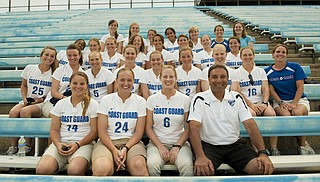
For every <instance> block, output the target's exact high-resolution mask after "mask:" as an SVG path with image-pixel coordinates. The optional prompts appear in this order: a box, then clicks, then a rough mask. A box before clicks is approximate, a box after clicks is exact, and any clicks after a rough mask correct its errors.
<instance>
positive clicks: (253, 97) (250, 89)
mask: <svg viewBox="0 0 320 182" xmlns="http://www.w3.org/2000/svg"><path fill="white" fill-rule="evenodd" d="M237 71H238V74H239V76H240V82H239V83H240V89H241V93H242V94H243V95H245V96H246V97H247V98H248V99H249V100H250V101H251V102H252V103H258V102H262V99H263V93H262V81H264V80H268V78H267V74H266V72H265V71H264V69H262V68H259V67H257V66H254V67H253V70H252V71H251V76H252V78H253V80H254V84H253V85H251V84H250V79H249V73H248V72H247V71H246V70H245V69H244V68H243V67H242V66H240V68H238V69H237Z"/></svg>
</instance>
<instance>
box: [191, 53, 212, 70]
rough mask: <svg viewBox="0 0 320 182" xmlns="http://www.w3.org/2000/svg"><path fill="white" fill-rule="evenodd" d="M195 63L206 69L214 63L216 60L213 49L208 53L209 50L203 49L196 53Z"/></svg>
mask: <svg viewBox="0 0 320 182" xmlns="http://www.w3.org/2000/svg"><path fill="white" fill-rule="evenodd" d="M193 64H200V65H201V69H202V70H204V69H205V68H208V67H210V66H212V65H213V64H214V60H213V57H212V50H211V51H210V53H209V54H208V52H207V51H205V50H202V51H200V52H198V53H197V54H195V55H194V63H193Z"/></svg>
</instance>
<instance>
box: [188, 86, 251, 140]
mask: <svg viewBox="0 0 320 182" xmlns="http://www.w3.org/2000/svg"><path fill="white" fill-rule="evenodd" d="M250 118H252V116H251V113H250V111H249V109H248V106H247V105H246V103H245V101H244V99H243V98H242V97H241V95H240V94H239V93H238V92H234V91H230V92H229V91H228V90H225V95H224V98H223V100H222V102H220V100H218V99H217V98H216V97H215V96H214V95H213V93H212V92H211V90H210V89H209V90H207V91H205V92H200V93H197V94H196V95H195V96H194V97H193V99H192V101H191V106H190V111H189V118H188V120H189V121H190V120H194V121H196V122H199V123H201V127H200V138H201V140H202V141H204V142H207V143H210V144H212V145H230V144H232V143H234V142H236V141H237V140H238V139H239V136H240V122H243V121H245V120H248V119H250ZM191 132H192V131H191Z"/></svg>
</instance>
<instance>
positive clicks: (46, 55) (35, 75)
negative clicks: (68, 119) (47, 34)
mask: <svg viewBox="0 0 320 182" xmlns="http://www.w3.org/2000/svg"><path fill="white" fill-rule="evenodd" d="M56 55H57V51H56V49H55V48H54V47H51V46H46V47H44V48H43V49H42V51H41V54H40V63H39V64H37V65H28V66H26V67H25V68H24V70H23V72H22V75H21V77H22V83H21V87H20V89H21V96H22V101H21V102H20V103H19V104H17V105H15V106H14V107H13V108H12V109H11V110H10V112H9V118H31V117H37V118H41V117H42V112H41V108H42V107H43V101H44V100H45V98H46V96H47V94H48V92H49V91H50V89H51V84H52V78H51V76H52V73H53V72H54V71H55V69H56V68H57V66H58V64H59V63H58V61H57V59H56ZM18 140H19V138H10V144H11V146H10V147H9V149H8V150H7V152H6V155H14V154H16V153H17V152H18ZM26 143H27V146H26V154H27V155H29V154H30V153H31V152H32V148H33V147H32V146H33V145H32V143H31V139H29V138H26Z"/></svg>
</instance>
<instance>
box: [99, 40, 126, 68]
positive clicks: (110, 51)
mask: <svg viewBox="0 0 320 182" xmlns="http://www.w3.org/2000/svg"><path fill="white" fill-rule="evenodd" d="M116 45H117V40H116V39H115V38H114V37H108V38H107V39H106V42H105V47H106V51H105V52H102V53H101V56H102V66H103V67H104V68H107V69H108V70H110V71H112V72H113V71H114V70H115V69H116V68H119V67H120V64H122V63H121V62H122V61H123V60H124V57H123V56H122V55H121V54H120V53H118V52H117V51H116Z"/></svg>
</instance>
